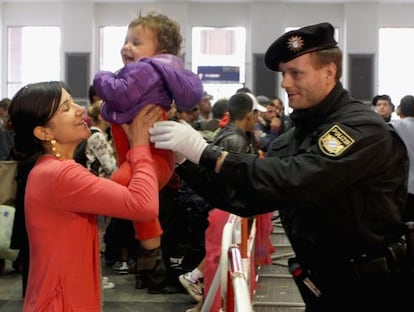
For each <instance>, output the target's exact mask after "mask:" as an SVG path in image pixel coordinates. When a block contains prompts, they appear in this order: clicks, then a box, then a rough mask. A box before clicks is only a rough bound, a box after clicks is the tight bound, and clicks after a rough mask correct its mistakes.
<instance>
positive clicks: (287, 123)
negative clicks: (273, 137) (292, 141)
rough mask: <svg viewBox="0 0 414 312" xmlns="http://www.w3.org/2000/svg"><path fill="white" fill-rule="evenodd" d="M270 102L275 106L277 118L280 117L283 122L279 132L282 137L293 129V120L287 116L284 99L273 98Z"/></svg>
mask: <svg viewBox="0 0 414 312" xmlns="http://www.w3.org/2000/svg"><path fill="white" fill-rule="evenodd" d="M270 100H271V101H272V102H273V104H275V108H276V116H278V117H279V118H280V121H281V123H280V130H279V135H280V134H282V133H283V132H286V131H287V130H288V129H289V128H291V127H292V120H291V119H290V117H289V116H288V115H286V114H285V106H284V105H283V101H282V99H280V98H278V97H273V98H271V99H270Z"/></svg>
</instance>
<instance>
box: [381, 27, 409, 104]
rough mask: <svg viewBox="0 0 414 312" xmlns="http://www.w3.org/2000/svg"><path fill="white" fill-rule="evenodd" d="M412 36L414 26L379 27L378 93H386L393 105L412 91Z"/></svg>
mask: <svg viewBox="0 0 414 312" xmlns="http://www.w3.org/2000/svg"><path fill="white" fill-rule="evenodd" d="M413 38H414V28H380V29H379V51H378V93H379V94H388V95H389V96H390V97H391V99H392V101H393V103H394V104H395V105H398V103H399V102H400V99H401V98H402V97H403V96H404V95H407V94H413V93H414V90H413V83H412V81H413V78H412V73H413V71H414V59H413V55H414V42H413ZM397 78H398V79H397Z"/></svg>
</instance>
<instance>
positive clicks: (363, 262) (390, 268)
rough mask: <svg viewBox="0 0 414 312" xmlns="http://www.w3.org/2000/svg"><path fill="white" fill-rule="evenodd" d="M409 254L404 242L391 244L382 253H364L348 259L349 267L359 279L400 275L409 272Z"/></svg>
mask: <svg viewBox="0 0 414 312" xmlns="http://www.w3.org/2000/svg"><path fill="white" fill-rule="evenodd" d="M408 264H409V261H408V254H407V247H406V244H405V243H404V242H397V243H393V244H390V245H389V246H388V247H387V248H386V249H385V250H384V252H383V254H381V255H376V256H370V255H366V254H363V255H361V256H360V257H356V258H351V259H349V261H348V265H349V268H350V270H351V272H352V273H354V275H355V277H356V278H357V279H371V278H374V279H375V278H385V277H389V276H400V275H402V274H406V273H407V272H408Z"/></svg>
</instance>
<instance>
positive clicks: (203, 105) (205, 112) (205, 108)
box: [198, 91, 213, 122]
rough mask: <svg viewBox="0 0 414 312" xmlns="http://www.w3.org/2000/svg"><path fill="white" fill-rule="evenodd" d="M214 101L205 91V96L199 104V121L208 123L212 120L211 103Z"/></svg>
mask: <svg viewBox="0 0 414 312" xmlns="http://www.w3.org/2000/svg"><path fill="white" fill-rule="evenodd" d="M212 100H213V96H212V95H210V94H208V93H207V92H206V91H204V92H203V96H202V97H201V100H200V102H199V103H198V111H199V112H200V115H199V116H198V120H200V122H206V121H209V120H210V119H211V117H212V115H211V111H212V109H213V108H212V103H211V101H212Z"/></svg>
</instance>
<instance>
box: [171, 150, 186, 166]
mask: <svg viewBox="0 0 414 312" xmlns="http://www.w3.org/2000/svg"><path fill="white" fill-rule="evenodd" d="M174 157H175V163H176V164H177V165H181V164H182V163H184V162H185V161H186V160H187V158H185V156H184V155H183V154H181V153H180V152H174Z"/></svg>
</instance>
